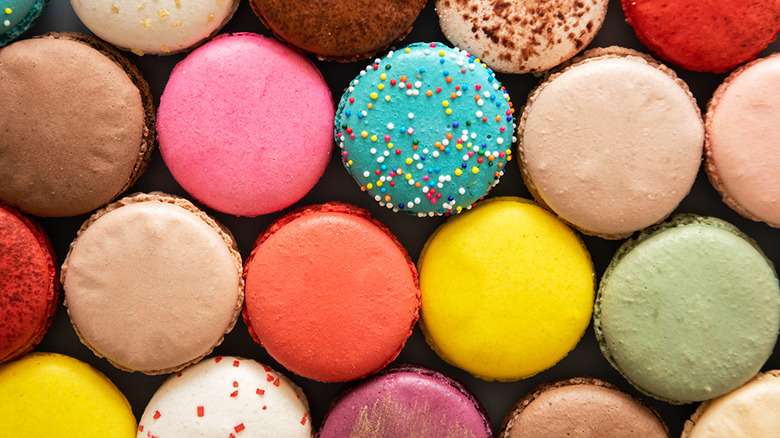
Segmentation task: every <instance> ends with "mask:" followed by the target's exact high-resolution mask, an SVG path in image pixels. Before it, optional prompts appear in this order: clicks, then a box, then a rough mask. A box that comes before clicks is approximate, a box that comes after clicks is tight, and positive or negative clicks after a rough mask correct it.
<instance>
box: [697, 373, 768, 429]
mask: <svg viewBox="0 0 780 438" xmlns="http://www.w3.org/2000/svg"><path fill="white" fill-rule="evenodd" d="M778 406H780V371H778V370H772V371H767V372H766V373H759V374H758V375H757V376H756V377H754V378H753V379H751V380H750V381H749V382H748V383H746V384H745V385H743V386H741V387H739V388H737V389H735V390H734V391H731V392H730V393H728V394H726V395H723V396H720V397H718V398H716V399H714V400H708V401H705V402H704V403H702V404H701V405H699V407H698V408H697V409H696V412H694V413H693V415H691V419H690V420H688V421H686V422H685V427H684V428H683V432H682V438H715V437H724V436H734V437H736V436H738V437H744V438H764V437H771V436H775V435H777V431H778V430H780V418H778V416H777V408H778Z"/></svg>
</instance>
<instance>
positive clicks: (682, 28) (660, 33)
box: [620, 0, 780, 73]
mask: <svg viewBox="0 0 780 438" xmlns="http://www.w3.org/2000/svg"><path fill="white" fill-rule="evenodd" d="M620 4H621V5H622V6H623V11H624V12H625V14H626V21H627V22H628V23H629V24H630V25H631V26H632V27H633V28H634V32H636V36H637V38H639V40H640V41H642V43H643V44H644V45H646V46H647V48H648V49H650V50H651V51H652V52H653V53H655V54H656V55H658V57H660V58H661V59H664V60H666V61H669V62H671V63H672V64H675V65H677V66H679V67H682V68H684V69H686V70H694V71H709V72H715V73H722V72H725V71H728V70H731V69H732V68H734V67H736V66H737V65H739V64H742V63H743V62H746V61H750V60H751V59H753V58H755V57H756V55H758V52H760V51H761V50H763V49H764V48H766V47H767V46H768V45H769V43H771V42H772V41H774V40H775V38H777V33H778V31H780V13H779V12H780V10H778V5H777V3H776V2H775V1H774V0H756V1H743V0H621V1H620Z"/></svg>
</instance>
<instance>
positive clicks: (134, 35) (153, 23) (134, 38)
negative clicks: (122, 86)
mask: <svg viewBox="0 0 780 438" xmlns="http://www.w3.org/2000/svg"><path fill="white" fill-rule="evenodd" d="M70 4H71V6H73V10H74V11H75V12H76V15H78V17H79V19H80V20H81V22H82V23H84V25H85V26H86V27H87V28H89V30H91V31H92V32H93V33H94V34H95V35H97V36H98V37H100V38H101V39H103V40H106V41H108V42H109V43H111V44H113V45H115V46H117V47H119V48H122V49H125V50H131V51H132V52H133V53H135V54H136V55H144V54H146V53H149V54H155V55H167V54H169V53H174V52H181V51H183V50H187V49H189V48H190V47H192V46H194V45H196V44H197V43H199V42H201V41H203V40H205V39H206V38H208V37H210V36H211V35H213V34H215V33H216V32H218V31H219V29H220V28H222V26H223V25H224V24H225V23H227V21H228V20H229V19H230V18H231V17H232V16H233V12H234V11H235V10H236V7H238V0H185V1H182V0H149V1H147V0H112V1H110V2H106V1H101V0H71V2H70Z"/></svg>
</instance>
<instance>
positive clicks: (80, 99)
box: [0, 34, 154, 216]
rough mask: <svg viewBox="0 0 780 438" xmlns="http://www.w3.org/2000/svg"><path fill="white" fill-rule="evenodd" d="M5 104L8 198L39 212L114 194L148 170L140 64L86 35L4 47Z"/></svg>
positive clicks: (148, 109) (146, 105)
mask: <svg viewBox="0 0 780 438" xmlns="http://www.w3.org/2000/svg"><path fill="white" fill-rule="evenodd" d="M31 90H35V92H31ZM0 108H3V109H4V110H3V117H2V118H0V133H1V136H2V138H3V166H2V167H0V199H2V200H3V201H6V202H8V203H9V204H11V205H14V206H16V207H18V208H19V209H21V210H22V211H25V212H28V213H32V214H35V215H38V216H74V215H77V214H82V213H86V212H88V211H91V210H94V209H96V208H98V207H100V206H102V205H105V204H106V203H108V202H110V201H111V200H112V199H114V198H115V197H116V196H118V195H119V194H120V193H121V192H123V191H125V190H127V188H128V187H129V186H130V185H131V184H132V182H133V181H134V180H135V179H136V178H137V177H138V176H139V175H140V173H141V172H142V171H143V169H144V168H145V165H146V161H147V160H148V157H149V155H150V153H151V150H152V148H153V145H154V140H153V132H154V112H153V109H152V102H151V95H150V94H149V89H148V86H147V84H146V82H145V81H144V80H143V78H142V77H141V76H140V72H139V71H138V70H137V69H136V68H135V67H134V66H132V65H131V64H130V62H129V61H128V60H127V59H125V58H123V57H121V56H120V55H119V54H118V53H113V52H112V49H110V48H108V46H107V45H103V43H99V42H98V41H97V40H94V39H90V38H89V37H86V36H82V35H79V34H52V35H50V36H47V37H44V38H34V39H29V40H23V41H17V42H16V43H14V44H11V45H9V46H6V47H4V48H3V49H0Z"/></svg>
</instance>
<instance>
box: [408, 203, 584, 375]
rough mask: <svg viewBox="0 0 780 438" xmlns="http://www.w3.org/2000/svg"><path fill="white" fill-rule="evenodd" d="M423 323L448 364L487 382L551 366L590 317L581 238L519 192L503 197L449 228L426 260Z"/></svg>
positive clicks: (437, 235)
mask: <svg viewBox="0 0 780 438" xmlns="http://www.w3.org/2000/svg"><path fill="white" fill-rule="evenodd" d="M419 270H420V290H421V292H422V310H421V318H422V320H421V327H422V329H423V333H425V337H426V340H427V341H428V344H430V345H431V347H432V348H433V349H434V350H435V351H436V352H437V353H438V354H439V356H441V357H442V358H443V359H444V360H445V361H447V362H448V363H450V364H452V365H455V366H457V367H459V368H462V369H464V370H466V371H468V372H469V373H471V374H473V375H475V376H476V377H479V378H481V379H484V380H502V381H510V380H518V379H523V378H526V377H530V376H532V375H534V374H537V373H539V372H541V371H544V370H546V369H547V368H550V367H551V366H553V365H555V364H556V363H557V362H558V361H560V360H561V359H563V358H564V357H565V356H566V355H567V354H568V353H569V351H571V350H572V349H573V348H574V347H575V346H576V345H577V343H578V342H579V340H580V338H581V337H582V334H583V333H584V331H585V328H586V327H587V326H588V323H589V322H590V316H591V312H592V309H593V298H594V294H595V291H594V287H595V285H594V282H595V280H594V274H593V265H592V264H591V260H590V255H589V254H588V251H587V250H586V249H585V246H584V245H583V244H582V241H581V240H580V239H579V237H578V236H577V235H576V234H575V233H574V232H573V231H571V230H570V229H569V228H568V227H567V226H566V225H565V224H564V223H563V222H561V221H559V220H558V219H557V218H556V217H555V216H554V215H553V214H551V213H550V212H548V211H546V210H544V209H542V208H541V207H539V206H537V205H535V204H533V203H532V202H529V201H526V200H524V199H520V198H512V197H506V198H503V197H502V198H494V199H491V200H487V201H484V202H482V203H479V204H477V206H476V207H475V208H473V209H472V210H470V211H469V212H467V213H464V214H462V215H458V216H454V217H453V218H451V219H450V220H448V221H447V222H445V223H444V224H443V225H442V226H440V227H439V228H438V229H437V230H436V231H435V232H434V234H433V235H432V236H431V237H430V238H429V239H428V242H427V243H426V244H425V247H424V249H423V252H422V254H421V255H420V260H419Z"/></svg>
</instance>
